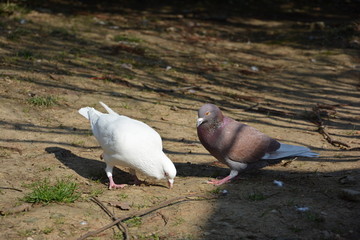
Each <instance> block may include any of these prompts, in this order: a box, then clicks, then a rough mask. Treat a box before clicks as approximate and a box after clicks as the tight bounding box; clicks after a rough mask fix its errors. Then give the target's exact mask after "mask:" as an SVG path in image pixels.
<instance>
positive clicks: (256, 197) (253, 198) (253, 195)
mask: <svg viewBox="0 0 360 240" xmlns="http://www.w3.org/2000/svg"><path fill="white" fill-rule="evenodd" d="M266 198H267V197H266V196H265V195H264V194H263V193H261V192H253V193H250V194H249V196H248V199H249V200H251V201H262V200H265V199H266Z"/></svg>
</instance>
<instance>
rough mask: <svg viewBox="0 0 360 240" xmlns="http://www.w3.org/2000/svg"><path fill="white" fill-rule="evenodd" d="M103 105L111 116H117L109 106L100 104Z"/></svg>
mask: <svg viewBox="0 0 360 240" xmlns="http://www.w3.org/2000/svg"><path fill="white" fill-rule="evenodd" d="M99 103H100V104H101V106H103V108H105V110H106V111H107V112H108V113H110V114H117V113H116V112H115V111H114V110H112V109H111V108H110V107H109V106H108V105H106V104H105V103H103V102H99Z"/></svg>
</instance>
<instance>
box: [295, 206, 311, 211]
mask: <svg viewBox="0 0 360 240" xmlns="http://www.w3.org/2000/svg"><path fill="white" fill-rule="evenodd" d="M309 210H310V208H309V207H296V211H298V212H307V211H309Z"/></svg>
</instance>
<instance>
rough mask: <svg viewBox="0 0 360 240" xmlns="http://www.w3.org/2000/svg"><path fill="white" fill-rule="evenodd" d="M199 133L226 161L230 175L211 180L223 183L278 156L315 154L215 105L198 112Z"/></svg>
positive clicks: (213, 152)
mask: <svg viewBox="0 0 360 240" xmlns="http://www.w3.org/2000/svg"><path fill="white" fill-rule="evenodd" d="M198 117H199V118H198V119H197V133H198V137H199V139H200V142H201V143H202V144H203V145H204V147H205V148H206V149H207V150H208V151H209V152H210V153H211V155H213V156H214V157H215V158H216V159H217V160H219V161H220V162H222V163H224V164H226V165H227V166H228V167H229V168H230V169H231V172H230V175H229V176H227V177H225V178H223V179H221V180H211V181H209V182H208V183H210V184H214V185H221V184H224V183H227V182H229V181H230V180H231V179H232V178H234V177H236V176H237V175H238V174H239V172H240V171H244V170H247V169H253V168H262V167H265V166H267V165H269V164H271V163H276V162H279V160H277V161H276V159H283V158H286V157H295V156H302V157H316V156H317V155H318V154H317V153H314V152H311V150H310V149H309V148H307V147H302V146H294V145H289V144H284V143H280V142H278V141H276V140H275V139H273V138H271V137H269V136H267V135H265V134H263V133H261V132H259V131H258V130H257V129H255V128H253V127H251V126H248V125H246V124H243V123H240V122H237V121H235V120H234V119H232V118H229V117H225V116H224V115H223V114H222V112H221V111H220V109H219V108H218V107H217V106H215V105H213V104H205V105H203V106H202V107H201V108H200V109H199V111H198Z"/></svg>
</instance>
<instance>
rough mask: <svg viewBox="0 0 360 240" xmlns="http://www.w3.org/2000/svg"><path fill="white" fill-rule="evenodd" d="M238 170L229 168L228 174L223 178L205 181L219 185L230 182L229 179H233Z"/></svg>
mask: <svg viewBox="0 0 360 240" xmlns="http://www.w3.org/2000/svg"><path fill="white" fill-rule="evenodd" d="M238 173H239V172H238V171H236V170H231V172H230V174H229V176H227V177H225V178H223V179H220V180H217V179H213V180H210V181H208V182H207V183H208V184H214V185H216V186H220V185H222V184H224V183H228V182H231V179H233V178H234V177H236V176H237V175H238Z"/></svg>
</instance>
